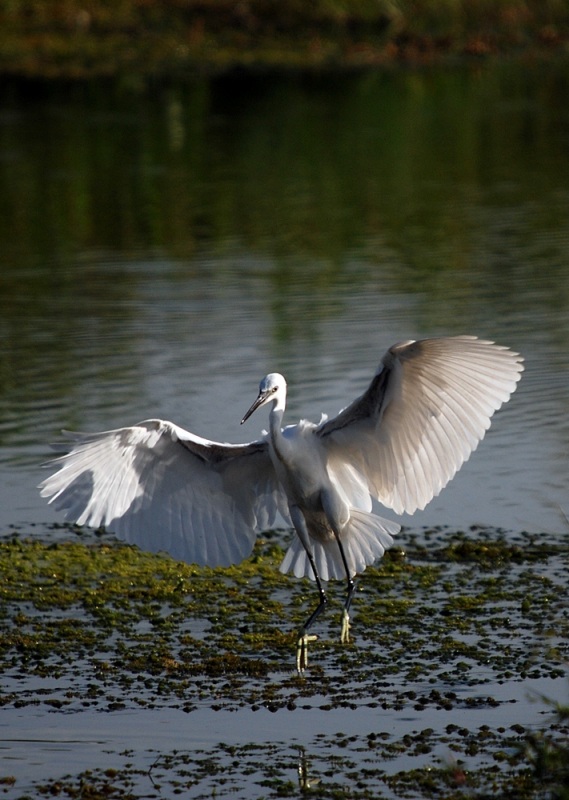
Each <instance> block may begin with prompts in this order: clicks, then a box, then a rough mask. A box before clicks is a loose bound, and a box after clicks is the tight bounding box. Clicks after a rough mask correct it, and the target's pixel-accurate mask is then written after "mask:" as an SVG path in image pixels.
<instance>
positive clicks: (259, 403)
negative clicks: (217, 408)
mask: <svg viewBox="0 0 569 800" xmlns="http://www.w3.org/2000/svg"><path fill="white" fill-rule="evenodd" d="M266 399H267V393H266V392H259V396H258V397H257V399H256V400H255V402H254V403H253V405H252V406H251V408H250V409H249V411H248V412H247V413H246V414H245V416H244V417H243V419H242V420H241V425H243V423H244V422H246V421H247V420H248V419H249V417H250V416H251V414H252V413H253V412H254V411H256V410H257V409H258V408H259V406H262V405H263V403H264V402H265V400H266Z"/></svg>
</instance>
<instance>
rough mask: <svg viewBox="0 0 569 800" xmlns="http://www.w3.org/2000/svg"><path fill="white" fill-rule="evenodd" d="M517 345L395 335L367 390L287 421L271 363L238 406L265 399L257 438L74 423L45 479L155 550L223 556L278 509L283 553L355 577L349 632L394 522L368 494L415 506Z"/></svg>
mask: <svg viewBox="0 0 569 800" xmlns="http://www.w3.org/2000/svg"><path fill="white" fill-rule="evenodd" d="M522 361H523V358H522V357H521V356H520V355H519V354H518V353H515V352H513V351H512V350H510V349H508V348H506V347H501V346H498V345H496V344H494V343H493V342H489V341H483V340H480V339H477V338H476V337H474V336H457V337H452V338H441V339H423V340H420V341H407V342H402V343H400V344H396V345H394V346H393V347H391V348H390V349H389V350H388V351H387V353H386V354H385V356H384V357H383V359H382V362H381V364H380V366H379V368H378V370H377V372H376V374H375V376H374V377H373V380H372V381H371V383H370V385H369V386H368V388H367V389H366V391H365V392H364V393H363V394H362V395H361V396H360V397H358V398H357V399H356V400H354V401H353V402H352V403H351V404H350V405H349V406H348V407H347V408H345V409H344V410H343V411H341V412H340V413H339V414H338V415H337V416H336V417H334V418H333V419H330V420H326V419H324V421H322V422H321V423H320V424H318V425H316V424H314V423H312V422H308V421H306V420H301V421H300V422H299V423H298V424H296V425H289V426H287V427H285V428H282V427H281V423H282V418H283V414H284V410H285V403H286V382H285V379H284V378H283V376H282V375H280V374H278V373H271V374H269V375H267V376H266V377H265V378H263V380H262V381H261V384H260V387H259V394H258V397H257V399H256V400H255V402H254V403H253V405H252V406H251V408H250V409H249V410H248V411H247V413H246V414H245V416H244V417H243V420H242V422H245V421H246V420H247V419H248V418H249V417H250V416H251V414H252V413H253V412H254V411H255V410H256V409H258V408H260V407H261V406H263V405H266V404H269V405H270V406H271V411H270V415H269V431H268V433H266V432H265V433H264V434H263V436H262V437H261V438H260V439H258V440H256V441H253V442H251V443H249V444H222V443H220V442H215V441H210V440H209V439H202V438H200V437H199V436H196V435H195V434H193V433H190V432H189V431H186V430H184V429H183V428H179V427H178V426H177V425H174V424H173V423H172V422H167V421H165V420H160V419H150V420H145V421H143V422H140V423H138V425H134V426H132V427H128V428H119V429H116V430H111V431H104V432H102V433H93V434H88V433H68V434H67V436H68V437H69V438H71V439H72V440H73V444H72V445H71V446H70V447H69V446H67V445H56V446H55V449H56V450H59V451H60V452H64V455H62V456H60V457H59V458H57V459H55V462H53V463H57V464H58V466H59V469H58V471H57V472H55V473H54V474H53V475H51V476H50V477H49V478H47V479H46V480H44V481H43V482H42V483H41V484H40V488H41V494H42V496H43V497H47V498H49V502H50V503H53V504H54V505H55V507H56V508H57V509H59V510H62V511H64V512H65V517H66V519H69V520H73V521H75V522H77V524H79V525H89V526H91V527H93V528H99V527H101V526H105V527H106V528H108V529H109V530H111V531H113V532H114V533H115V534H117V535H118V536H119V537H120V538H122V539H124V540H126V541H128V542H131V543H134V544H137V545H139V546H140V547H142V548H144V549H148V550H151V551H158V550H165V551H167V552H169V553H170V554H171V555H172V556H173V557H174V558H177V559H181V560H184V561H187V562H190V563H197V564H202V565H203V564H207V565H210V566H226V565H229V564H234V563H237V562H239V561H241V560H243V559H244V558H246V557H247V556H248V555H249V554H250V553H251V551H252V549H253V544H254V541H255V537H256V533H257V532H259V531H262V530H267V529H268V528H269V527H270V526H272V525H273V524H274V522H275V520H276V518H277V512H280V514H281V516H282V517H283V518H284V520H285V522H287V523H288V524H290V523H292V525H293V526H294V529H295V531H296V534H297V535H296V536H295V537H294V539H293V542H292V544H291V545H290V547H289V549H288V551H287V553H286V555H285V557H284V560H283V562H282V564H281V566H280V569H281V571H282V572H287V571H292V572H293V573H294V575H295V576H296V577H298V578H301V577H304V576H307V577H309V578H312V579H313V580H315V581H316V585H317V587H318V592H319V604H318V606H317V608H316V609H315V611H314V612H313V613H312V614H311V615H310V616H309V618H308V619H307V620H306V622H305V623H304V625H303V626H302V628H301V630H300V633H299V637H298V644H297V668H298V671H299V672H302V671H303V670H304V669H305V667H306V665H307V648H308V643H309V642H310V641H311V640H313V639H315V638H316V637H315V636H311V635H310V634H309V633H308V631H309V629H310V627H311V625H312V623H313V622H314V620H315V619H316V618H317V617H318V615H319V614H320V613H321V612H322V610H323V609H324V607H325V604H326V594H325V591H324V587H323V582H324V581H328V580H329V579H330V578H339V579H344V580H346V582H347V596H346V601H345V605H344V611H343V616H342V634H341V638H342V641H348V640H349V614H348V612H349V608H350V602H351V599H352V595H353V592H354V577H355V576H356V575H357V574H358V573H360V572H362V571H363V570H364V569H365V568H366V566H367V565H369V564H372V563H373V562H374V561H376V560H377V559H378V558H379V557H381V556H382V555H383V553H384V551H385V549H386V548H388V547H390V546H391V544H392V543H393V538H392V537H393V536H394V535H395V534H396V533H398V531H399V530H400V526H399V525H398V524H397V523H395V522H390V521H389V520H385V519H382V518H381V517H379V516H377V515H375V514H373V513H372V498H375V499H376V500H378V501H379V502H380V503H382V504H383V505H384V506H386V507H388V508H391V509H393V511H394V512H395V513H396V514H401V513H403V512H408V513H410V514H411V513H413V512H414V511H416V510H417V509H422V508H424V507H425V506H426V505H427V503H428V502H429V501H430V500H431V499H432V498H433V497H435V496H436V495H438V494H439V492H440V491H441V489H443V487H444V486H446V484H447V483H448V482H449V481H450V480H451V478H452V477H453V476H454V475H455V473H456V471H457V470H458V469H459V468H460V467H461V465H462V464H463V462H464V461H466V459H468V457H469V456H470V454H471V453H472V451H473V450H474V449H475V448H476V447H477V445H478V442H479V441H480V440H481V439H482V438H483V436H484V434H485V432H486V430H487V429H488V428H489V426H490V418H491V417H492V415H493V413H494V412H495V411H496V410H497V409H498V408H500V406H501V405H502V404H503V403H505V402H506V401H507V400H508V399H509V398H510V395H511V394H512V392H514V390H515V389H516V383H517V381H518V380H519V379H520V377H521V372H522V370H523V365H522Z"/></svg>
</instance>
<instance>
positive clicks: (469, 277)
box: [0, 63, 569, 796]
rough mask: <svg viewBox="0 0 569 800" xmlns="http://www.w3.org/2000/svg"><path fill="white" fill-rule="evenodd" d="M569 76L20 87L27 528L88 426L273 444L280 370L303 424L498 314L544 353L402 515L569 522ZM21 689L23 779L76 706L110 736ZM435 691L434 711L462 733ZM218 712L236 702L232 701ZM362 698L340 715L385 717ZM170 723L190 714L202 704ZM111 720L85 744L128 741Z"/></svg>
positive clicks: (16, 178)
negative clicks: (269, 412) (434, 488)
mask: <svg viewBox="0 0 569 800" xmlns="http://www.w3.org/2000/svg"><path fill="white" fill-rule="evenodd" d="M568 75H569V73H568V72H567V69H566V64H555V63H551V64H548V65H539V64H533V65H528V64H521V65H516V64H511V63H501V64H494V65H477V66H470V67H467V68H457V69H455V70H446V71H444V70H433V71H424V72H402V73H386V74H365V75H352V76H349V77H339V76H327V77H325V78H324V77H322V78H320V79H319V78H311V79H305V78H302V77H299V76H288V77H282V78H275V77H271V78H269V77H261V76H259V77H250V76H249V77H247V78H245V77H235V78H232V79H226V80H223V81H206V80H204V81H202V82H197V83H192V84H185V85H169V86H156V87H155V88H154V90H153V91H149V92H148V93H145V94H140V93H137V92H134V91H131V90H129V89H128V88H125V87H123V88H118V87H116V86H114V85H109V84H104V83H101V84H89V85H84V86H55V87H51V86H48V85H46V86H38V85H36V86H34V87H30V86H22V85H12V86H5V87H4V88H3V89H2V107H1V113H0V336H1V344H0V523H1V524H2V528H3V529H4V530H5V531H6V530H9V529H10V527H11V526H18V527H20V528H21V529H22V530H24V531H28V530H30V527H29V526H30V524H31V523H35V524H36V528H35V530H37V531H38V532H40V531H41V533H42V535H45V534H46V529H45V527H44V526H45V524H47V523H51V522H54V521H56V520H58V519H59V518H58V516H57V515H56V514H55V512H53V511H52V509H51V508H50V507H47V506H46V505H45V503H44V502H43V501H42V500H41V499H40V498H39V495H38V493H37V491H36V489H35V486H36V484H37V483H38V482H39V481H40V480H41V478H42V476H43V475H42V471H41V468H40V464H41V462H42V461H44V460H45V459H46V458H47V457H48V456H49V448H48V443H49V442H50V441H53V440H55V439H57V437H58V435H59V430H60V429H61V428H71V429H76V430H77V429H79V430H100V429H105V428H112V427H117V426H120V425H125V424H131V423H134V422H137V421H138V420H140V419H144V418H148V417H162V418H165V419H171V420H173V421H175V422H176V423H178V424H179V425H182V426H183V427H186V428H188V429H190V430H192V431H194V432H195V433H198V434H200V435H202V436H208V437H210V438H214V439H220V440H228V441H240V440H242V439H243V438H247V439H252V438H255V437H256V436H258V434H259V432H260V429H261V427H262V426H263V425H265V424H266V422H265V421H264V420H263V419H262V417H254V418H253V419H252V420H251V421H250V422H249V423H248V424H247V426H245V427H243V428H241V427H240V426H239V421H240V419H241V417H242V415H243V413H244V411H245V410H246V409H247V408H248V407H249V405H250V403H251V401H252V399H253V398H254V396H255V395H256V391H257V384H258V381H259V379H260V378H261V377H262V376H263V375H264V374H265V373H266V372H268V371H275V370H277V371H280V372H282V373H284V374H285V376H286V377H287V380H288V383H289V409H288V419H289V420H290V421H293V420H295V419H296V418H298V417H299V416H305V417H308V418H311V419H314V420H317V419H319V417H320V414H321V412H322V411H326V412H327V413H329V414H333V413H335V412H336V411H337V410H339V409H340V408H341V407H343V406H344V405H346V403H347V402H349V401H350V400H351V399H352V398H353V397H354V396H355V395H356V394H357V393H359V392H361V391H362V390H363V389H364V388H365V387H366V385H367V382H368V381H369V380H370V378H371V375H372V374H373V371H374V370H375V368H376V365H377V363H378V362H379V360H380V358H381V356H382V354H383V353H384V352H385V350H386V349H387V347H388V346H389V345H391V344H392V343H394V342H395V341H398V340H401V339H407V338H416V337H420V336H430V335H453V334H461V333H471V334H477V335H479V336H482V337H487V338H491V339H494V340H496V341H498V342H500V343H503V344H506V345H509V346H511V347H513V348H514V349H516V350H519V351H520V352H521V353H523V355H524V356H525V359H526V372H525V373H524V376H523V379H522V381H521V384H520V386H519V389H518V391H517V392H516V394H515V395H514V396H513V398H512V400H511V402H510V403H509V404H508V405H507V406H505V407H504V409H503V410H502V411H500V412H499V413H498V414H497V416H496V418H495V421H494V424H493V426H492V428H491V430H490V432H489V434H488V435H487V437H486V439H485V440H484V442H483V443H482V444H481V446H480V448H479V450H478V451H477V452H476V453H475V454H474V455H473V457H472V458H471V460H470V461H469V463H468V464H467V465H466V466H465V467H464V468H463V469H462V470H461V472H460V473H459V475H458V476H457V478H455V480H454V481H453V482H452V484H451V485H450V486H449V487H448V488H447V489H446V490H445V491H444V492H443V493H442V494H441V495H440V497H439V498H436V499H435V500H434V501H433V502H432V503H431V504H430V505H429V506H428V507H427V509H426V510H425V511H424V512H421V513H418V514H416V515H414V516H413V517H412V518H408V517H405V518H404V519H403V522H404V523H405V524H406V525H408V526H412V528H413V529H414V530H417V531H421V530H422V528H423V526H426V525H445V526H449V527H450V529H451V530H452V529H454V528H456V527H462V528H467V527H470V526H471V525H473V524H477V523H478V524H487V525H490V526H494V527H502V528H504V529H506V530H511V531H518V532H519V531H524V530H529V531H535V532H542V531H549V532H551V533H553V534H557V535H558V536H559V541H563V540H564V538H565V536H566V534H567V531H568V528H569V525H568V522H567V514H568V513H569V502H568V496H567V477H568V469H567V457H568V453H569V423H568V420H569V370H568V359H567V341H568V338H569V109H568V107H567V103H566V98H567V96H568V95H569V85H568V84H569V78H568ZM48 535H49V534H48ZM557 684H558V685H560V688H559V690H558V691H559V695H560V696H562V693H563V692H565V685H564V684H563V685H561V684H559V680H558V681H557ZM29 688H30V691H33V682H32V683H30V687H29ZM550 688H551V687H548V689H550ZM488 691H489V692H495V693H496V694H499V693H500V691H501V690H500V686H499V684H498V683H496V684H493V686H492V687H491V688H489V689H488ZM512 691H514V690H513V689H512ZM515 691H516V697H518V699H519V698H520V697H522V698H523V697H524V696H525V694H524V691H522V690H521V687H520V686H519V685H517V686H516V688H515ZM512 708H514V706H512ZM5 711H6V713H7V714H8V716H5V719H6V724H7V725H8V727H9V730H10V734H9V736H8V738H9V739H10V740H11V741H12V744H11V745H9V746H8V749H7V750H4V755H6V757H7V759H8V767H4V766H3V770H4V772H5V774H6V773H9V772H10V769H11V767H12V766H13V769H14V771H16V768H17V770H19V772H18V774H19V775H20V774H25V773H26V769H28V767H27V766H26V758H27V757H28V756H29V759H30V764H31V762H32V761H33V760H34V759H39V763H40V768H39V771H38V772H37V773H32V772H30V773H29V774H30V775H31V774H38V775H39V774H40V773H41V772H42V769H43V766H41V765H45V763H46V753H48V752H49V748H47V749H46V750H45V752H44V750H43V749H42V747H40V750H41V753H40V755H38V754H37V749H36V747H35V745H33V746H32V745H30V741H31V738H33V729H34V726H37V728H38V730H39V728H45V731H47V732H45V733H43V734H41V736H40V737H39V738H40V739H42V741H44V740H46V741H52V740H53V741H54V743H55V745H56V746H58V745H57V742H59V741H60V739H65V738H66V737H67V733H65V731H66V730H67V727H66V726H68V725H71V729H72V732H71V733H70V734H69V739H70V741H72V742H74V743H75V744H76V745H77V743H78V742H80V741H84V740H85V736H87V737H89V735H90V734H89V731H88V728H89V727H90V721H89V720H88V719H87V717H86V716H85V717H83V715H82V713H78V714H76V715H75V719H76V722H75V723H73V722H72V723H70V722H69V720H70V719H73V716H70V715H64V714H60V713H58V712H56V711H53V710H50V711H49V713H48V714H46V712H45V710H43V709H39V710H37V711H34V712H33V713H32V711H30V709H29V708H25V709H21V710H20V711H19V712H17V711H15V710H11V711H9V712H8V709H5ZM432 711H433V710H432V709H429V708H427V709H425V710H423V711H421V712H420V713H419V714H418V715H417V714H414V715H413V722H412V725H413V726H414V727H417V726H418V729H419V730H422V729H423V728H428V727H429V726H431V727H434V728H436V729H437V730H438V728H437V726H439V724H442V722H441V721H440V720H438V719H437V718H436V715H433V713H431V712H432ZM84 713H86V712H84ZM130 713H132V714H135V716H136V714H140V715H141V719H142V722H141V723H139V722H138V721H135V725H134V728H133V729H131V733H126V734H125V736H126V738H129V736H130V735H131V734H132V736H134V735H135V733H134V732H133V731H134V730H135V729H136V730H138V727H137V726H138V725H139V724H142V725H145V724H150V725H151V726H152V724H153V723H147V722H145V721H144V720H145V717H144V713H141V712H130ZM201 713H203V714H205V715H206V716H207V715H208V714H209V715H210V716H209V718H210V722H211V716H212V715H214V712H212V711H211V709H209V708H205V709H204V710H203V711H202V712H201ZM243 713H245V712H243ZM307 713H308V712H307ZM338 713H344V714H345V716H344V717H343V721H342V722H340V721H338V722H335V725H337V727H338V730H340V729H342V728H345V729H346V730H348V731H349V730H353V729H354V728H358V726H359V724H360V721H359V720H358V719H355V718H353V716H351V715H350V712H349V711H347V710H346V711H345V712H338ZM541 713H542V712H541V711H539V710H536V707H535V706H531V705H529V704H524V703H521V704H518V705H516V706H515V713H514V712H512V714H511V715H509V720H508V722H509V724H514V722H519V721H520V720H521V721H522V722H523V723H524V724H526V723H527V724H535V723H536V721H537V720H538V719H539V718H540V717H539V715H540V714H541ZM287 714H288V716H287ZM228 716H229V718H230V717H231V714H228ZM417 716H418V717H419V719H416V717H417ZM443 716H444V715H443ZM191 717H192V715H191V714H190V715H189V717H188V719H191ZM278 717H279V725H280V727H281V734H282V735H281V736H280V737H279V741H283V742H288V743H289V745H290V746H291V747H292V745H293V744H295V743H296V744H298V741H297V739H296V738H295V737H296V731H297V730H298V723H297V721H296V715H295V714H294V713H289V712H284V713H280V714H279V715H278ZM171 719H175V729H176V730H178V728H179V726H180V724H181V723H180V721H179V720H180V712H176V714H175V715H174V716H173V717H171V718H170V720H171ZM311 719H313V717H312V718H311ZM488 719H489V720H490V722H489V724H492V725H493V724H494V718H493V717H492V718H491V717H488ZM390 720H391V721H390V723H389V724H392V725H393V731H392V732H393V735H394V736H395V737H399V736H403V735H404V732H405V730H407V728H406V725H408V724H411V723H409V722H408V721H407V722H406V721H405V713H403V712H400V713H394V714H393V716H392V718H391V717H390ZM52 721H53V725H54V726H55V728H57V729H58V730H59V734H55V733H53V732H49V731H48V729H49V728H50V726H51V725H52ZM127 721H128V720H127ZM447 721H448V720H447ZM475 722H476V723H477V721H476V720H473V725H474V723H475ZM109 723H112V716H111V717H108V716H107V715H105V719H104V720H102V722H101V724H102V725H103V727H106V728H107V733H105V734H102V735H101V736H100V737H99V736H98V735H97V737H95V738H96V739H97V742H98V744H97V745H96V747H95V749H94V750H93V751H90V755H89V758H87V760H86V761H85V762H84V764H87V765H89V764H90V765H92V764H93V761H95V762H96V761H97V758H100V752H103V751H105V749H109V748H110V749H113V748H114V747H115V744H116V742H115V740H113V739H112V736H111V734H110V733H109V731H111V729H112V724H109ZM116 724H117V725H119V720H118V718H117V720H116ZM122 724H123V720H121V721H120V726H122ZM160 724H161V723H160ZM192 724H194V725H195V726H196V727H194V728H193V730H198V731H199V729H200V725H198V724H197V723H192ZM209 724H210V723H208V725H209ZM211 724H213V723H211ZM247 724H248V723H247V721H246V720H244V719H240V720H239V721H238V723H236V726H235V728H231V727H229V728H228V732H227V737H225V738H230V734H231V736H233V737H234V738H235V737H238V734H239V731H242V730H245V728H243V726H246V725H247ZM251 724H252V726H253V729H254V726H255V725H256V722H255V721H254V720H253V722H252V723H251ZM302 724H303V725H304V722H303V723H302ZM315 724H316V728H318V726H319V725H322V727H325V726H326V725H328V722H321V723H318V722H317V723H315ZM370 724H371V723H370ZM378 724H379V723H378ZM496 724H497V723H496ZM223 725H225V722H224V723H223ZM12 726H13V727H12ZM74 728H75V733H74V732H73V729H74ZM18 729H19V730H20V735H19V736H18V735H16V733H17V730H18ZM121 729H122V728H121ZM413 729H414V728H413ZM212 730H213V729H212ZM5 731H6V729H4V732H5ZM231 731H232V733H231ZM184 735H186V734H184ZM212 735H214V734H212ZM251 735H252V734H251ZM316 735H317V734H316V733H315V736H316ZM42 737H45V738H42ZM214 738H215V737H214ZM22 739H23V740H24V745H23V750H24V752H25V753H27V754H28V755H27V756H26V755H24V756H22V755H21V753H22V745H21V744H18V743H17V741H18V740H22ZM189 740H190V741H191V742H193V745H192V746H193V747H197V746H198V744H199V737H198V739H195V738H194V739H191V737H189ZM89 741H91V740H90V739H89ZM209 741H210V740H209V739H208V742H209ZM311 742H312V744H313V743H314V742H313V741H312V740H311V741H308V742H304V745H307V744H308V745H310V744H311ZM291 743H292V744H291ZM171 744H172V743H171V742H170V740H169V739H168V740H164V741H163V746H164V748H166V749H168V748H169V747H170V746H171ZM28 745H29V746H28ZM147 745H148V743H147V742H142V741H139V742H138V745H137V747H139V748H140V752H141V753H142V752H143V751H144V752H146V751H147V749H148V747H147ZM206 745H207V742H206V741H205V739H203V741H202V746H204V747H205V746H206ZM133 746H134V745H133ZM330 746H332V745H330ZM10 748H12V750H10ZM87 749H89V748H87ZM332 749H334V748H332ZM74 752H77V750H76V748H75V746H74ZM316 752H317V753H320V755H319V756H318V757H322V758H324V756H323V755H322V752H323V751H318V750H316ZM10 753H12V755H10ZM10 758H13V759H14V761H13V762H12V764H10ZM66 758H67V756H66ZM144 758H147V756H144ZM141 759H143V757H142V756H141ZM63 761H65V759H64V760H63ZM58 763H59V762H58ZM82 763H83V762H82ZM70 764H71V762H70ZM62 768H63V767H62ZM78 768H79V767H78ZM30 769H31V767H30ZM346 769H347V767H346ZM51 777H57V776H56V775H53V774H52V775H51ZM243 785H246V784H243ZM20 786H22V784H21V783H20ZM243 791H244V792H245V795H244V796H251V794H248V792H249V791H250V787H249V789H247V788H245V789H244V790H243Z"/></svg>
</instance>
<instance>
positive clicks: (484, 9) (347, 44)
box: [0, 0, 569, 78]
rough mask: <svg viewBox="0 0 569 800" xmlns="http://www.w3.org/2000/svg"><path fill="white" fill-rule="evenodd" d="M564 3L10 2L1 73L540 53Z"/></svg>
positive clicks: (564, 15)
mask: <svg viewBox="0 0 569 800" xmlns="http://www.w3.org/2000/svg"><path fill="white" fill-rule="evenodd" d="M568 41H569V4H568V2H567V0H446V2H440V0H399V2H398V1H397V0H311V2H309V3H307V2H299V1H298V0H242V1H241V2H235V1H234V0H161V1H160V2H158V1H157V0H122V2H120V3H117V2H115V1H114V0H89V2H86V0H2V2H1V3H0V71H1V72H2V73H4V74H5V75H6V74H12V75H20V76H36V77H37V76H40V77H65V78H84V77H89V76H94V75H121V74H131V75H132V74H134V75H138V76H164V75H180V74H188V73H189V74H195V73H196V72H198V73H199V72H202V73H203V72H206V73H218V72H224V71H227V70H229V69H233V68H235V67H262V68H317V69H322V68H345V67H350V68H357V67H364V66H370V65H371V66H373V65H386V64H392V63H398V62H403V63H429V62H431V61H433V60H435V59H438V58H440V57H448V56H463V55H467V56H475V57H480V56H485V55H489V54H495V53H505V52H506V53H510V52H519V51H523V52H530V53H534V54H535V53H544V52H551V51H552V50H554V51H558V50H559V49H565V48H566V45H567V42H568Z"/></svg>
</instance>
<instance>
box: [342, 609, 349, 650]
mask: <svg viewBox="0 0 569 800" xmlns="http://www.w3.org/2000/svg"><path fill="white" fill-rule="evenodd" d="M340 641H341V642H342V644H348V642H349V641H350V615H349V614H348V612H347V611H346V609H344V611H343V613H342V633H341V634H340Z"/></svg>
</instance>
